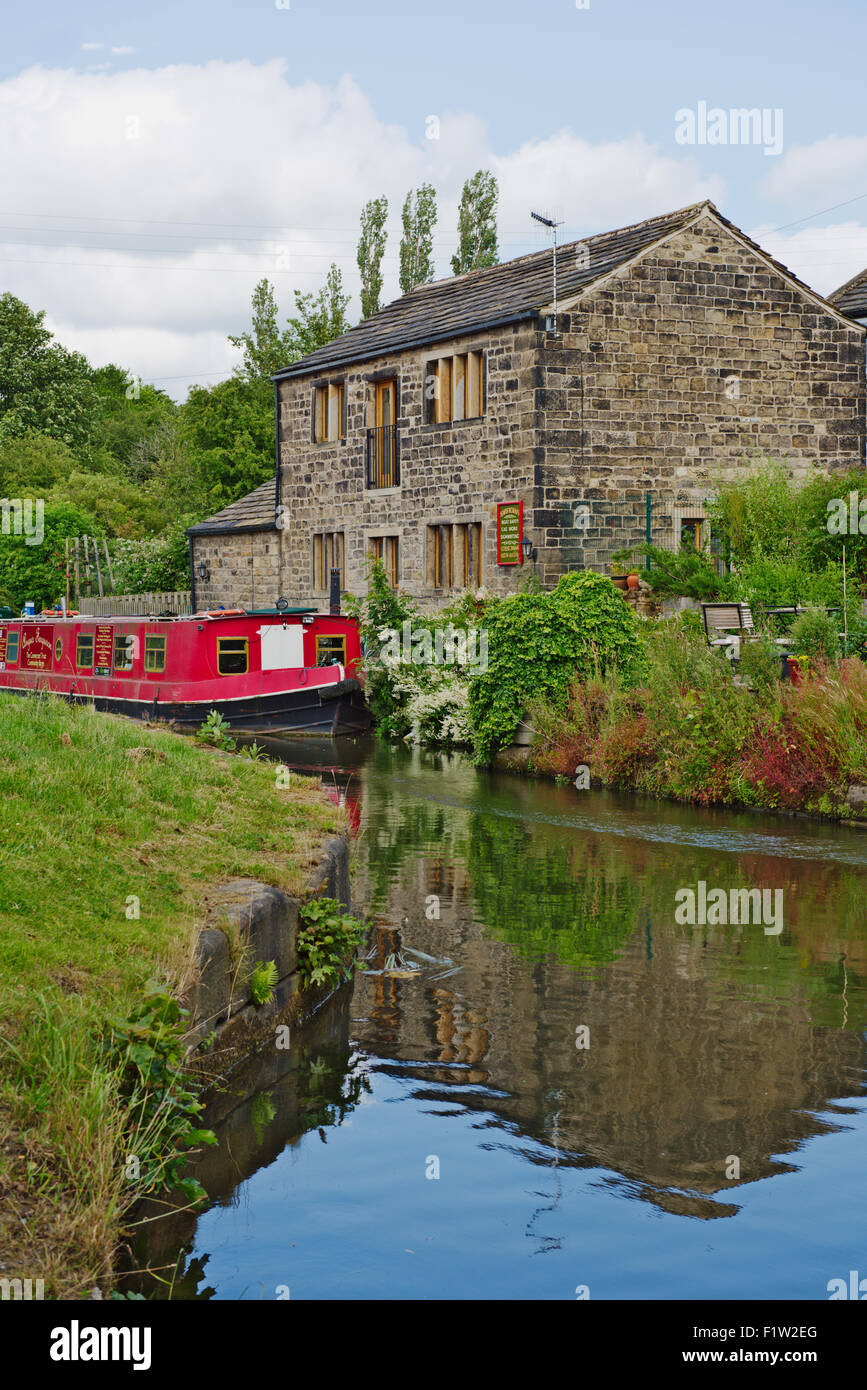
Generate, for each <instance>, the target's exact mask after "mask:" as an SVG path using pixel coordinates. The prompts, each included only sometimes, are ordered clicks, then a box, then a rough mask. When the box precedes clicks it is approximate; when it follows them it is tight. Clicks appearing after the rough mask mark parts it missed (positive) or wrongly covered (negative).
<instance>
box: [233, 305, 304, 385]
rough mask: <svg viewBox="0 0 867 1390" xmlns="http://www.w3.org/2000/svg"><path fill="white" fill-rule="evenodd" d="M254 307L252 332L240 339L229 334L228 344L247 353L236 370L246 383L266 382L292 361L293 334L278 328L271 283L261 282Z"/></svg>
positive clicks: (240, 335)
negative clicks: (291, 340) (291, 339)
mask: <svg viewBox="0 0 867 1390" xmlns="http://www.w3.org/2000/svg"><path fill="white" fill-rule="evenodd" d="M296 298H297V295H296ZM252 305H253V326H252V331H251V332H248V333H240V334H239V335H238V336H237V337H233V336H232V334H231V333H230V334H229V342H230V343H231V344H232V345H233V347H236V348H241V349H242V351H243V353H244V361H243V364H242V365H241V366H240V367H236V368H235V373H236V375H237V376H239V377H242V378H245V379H246V380H247V381H267V380H268V379H269V378H270V377H271V376H273V375H274V373H275V372H279V371H280V369H281V367H286V366H288V364H289V363H290V362H291V361H292V360H293V359H292V356H291V353H292V346H291V342H290V338H291V335H290V334H289V332H288V331H286V332H281V331H280V329H279V328H278V326H277V301H276V299H275V298H274V287H273V285H272V284H271V283H270V281H269V280H260V281H259V283H258V285H257V286H256V288H255V289H254V291H253V298H252Z"/></svg>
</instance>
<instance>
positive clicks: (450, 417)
mask: <svg viewBox="0 0 867 1390" xmlns="http://www.w3.org/2000/svg"><path fill="white" fill-rule="evenodd" d="M430 377H433V378H434V380H435V390H434V394H433V397H432V398H430V399H429V398H428V396H427V394H425V401H424V406H425V409H424V419H425V420H426V422H427V423H428V424H429V425H455V424H457V425H461V424H464V423H466V422H467V421H469V420H481V419H482V418H483V416H484V415H485V404H486V402H485V354H484V351H483V349H481V348H471V349H469V350H468V351H467V352H454V353H452V354H451V355H450V356H449V357H435V358H433V359H432V360H431V361H429V362H428V365H427V369H426V372H425V391H427V382H428V379H429V378H430ZM459 386H460V387H461V388H462V393H463V401H462V404H459V403H458V387H459Z"/></svg>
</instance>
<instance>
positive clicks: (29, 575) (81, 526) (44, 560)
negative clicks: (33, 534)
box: [0, 502, 103, 609]
mask: <svg viewBox="0 0 867 1390" xmlns="http://www.w3.org/2000/svg"><path fill="white" fill-rule="evenodd" d="M43 524H44V535H43V539H42V543H41V545H28V544H27V537H26V536H24V535H21V536H16V535H8V536H6V535H2V534H0V594H2V595H3V599H4V601H5V602H7V603H10V604H11V605H12V606H13V607H23V606H24V604H25V603H26V601H27V600H28V599H32V600H33V601H34V603H35V604H36V607H37V609H40V608H49V607H50V606H51V605H52V604H54V603H56V602H57V600H58V599H59V598H60V597H61V595H63V594H65V592H66V554H65V545H64V538H65V537H67V536H70V537H71V536H97V537H101V536H102V534H103V532H102V527H101V526H100V524H99V522H98V521H97V520H96V519H95V518H94V517H93V516H90V515H89V514H88V513H87V512H85V511H82V510H81V509H80V508H79V507H73V506H70V505H69V503H66V502H60V503H47V504H46V506H45V511H44V514H43Z"/></svg>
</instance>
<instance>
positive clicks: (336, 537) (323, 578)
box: [313, 531, 344, 591]
mask: <svg viewBox="0 0 867 1390" xmlns="http://www.w3.org/2000/svg"><path fill="white" fill-rule="evenodd" d="M343 555H344V541H343V532H342V531H320V532H317V534H316V535H315V536H314V537H313V587H314V589H321V590H323V591H326V590H328V589H330V588H331V571H332V570H333V569H335V570H339V571H340V587H341V589H342V588H343Z"/></svg>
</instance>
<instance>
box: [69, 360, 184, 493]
mask: <svg viewBox="0 0 867 1390" xmlns="http://www.w3.org/2000/svg"><path fill="white" fill-rule="evenodd" d="M92 381H93V385H94V387H95V390H96V394H97V397H98V400H99V407H100V417H99V437H100V441H101V444H102V446H103V448H102V449H101V450H100V451H96V452H95V453H94V457H93V458H92V459H91V464H90V466H91V470H92V471H99V472H102V473H107V472H110V473H123V474H126V475H127V476H132V474H131V465H132V459H133V456H134V454H135V451H136V448H137V446H138V444H139V441H140V440H142V439H146V438H147V437H148V436H149V435H150V434H151V433H152V432H153V431H154V430H155V429H157V428H158V427H159V425H161V424H162V423H163V421H165V420H171V419H174V418H175V417H176V416H177V413H178V406H177V404H176V403H175V402H174V401H173V400H172V398H171V396H169V395H167V394H166V392H165V391H160V390H158V389H157V388H156V387H154V386H149V385H147V384H146V383H145V382H141V381H138V380H137V379H136V378H135V377H134V376H133V375H132V373H131V372H128V371H126V370H125V369H124V368H123V367H118V366H116V365H115V364H114V363H113V362H110V363H109V364H108V365H107V366H105V367H97V368H96V369H95V370H94V371H93V373H92Z"/></svg>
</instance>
